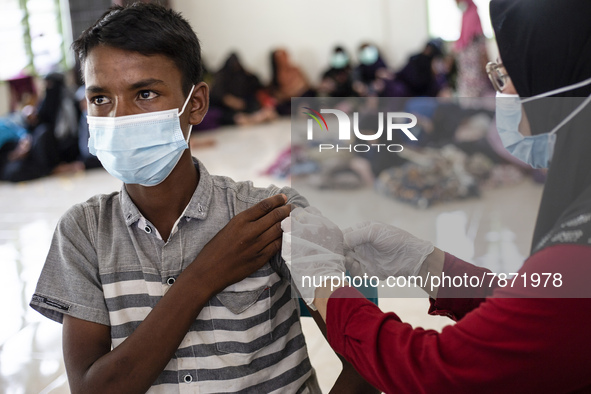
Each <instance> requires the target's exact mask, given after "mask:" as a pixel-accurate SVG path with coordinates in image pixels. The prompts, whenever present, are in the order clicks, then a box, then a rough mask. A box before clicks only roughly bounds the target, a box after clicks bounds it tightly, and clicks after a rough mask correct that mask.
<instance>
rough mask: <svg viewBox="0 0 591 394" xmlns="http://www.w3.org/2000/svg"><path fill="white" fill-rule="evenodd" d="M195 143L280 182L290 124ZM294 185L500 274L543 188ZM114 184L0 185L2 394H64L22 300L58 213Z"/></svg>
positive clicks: (422, 321) (86, 178)
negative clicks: (413, 197) (438, 195)
mask: <svg viewBox="0 0 591 394" xmlns="http://www.w3.org/2000/svg"><path fill="white" fill-rule="evenodd" d="M198 138H199V139H204V138H213V139H214V140H215V141H216V144H215V145H214V146H212V147H204V148H198V149H195V150H194V152H193V153H194V155H195V156H197V157H198V158H199V159H201V160H202V161H203V162H204V163H205V165H206V166H207V167H208V169H209V171H210V172H211V173H213V174H223V175H228V176H231V177H233V178H234V179H237V180H245V179H251V180H253V181H254V183H255V185H259V186H266V185H267V184H269V183H275V184H277V185H285V184H288V181H286V180H281V179H271V178H269V177H266V176H263V175H261V172H262V171H263V170H264V169H265V168H266V167H267V166H269V165H270V164H271V163H272V162H273V160H274V158H275V156H276V154H277V152H278V151H279V150H280V149H282V148H284V147H287V146H288V145H289V141H290V124H289V121H286V120H282V121H278V122H275V123H272V124H268V125H263V126H256V127H248V128H228V129H223V130H219V131H216V132H214V133H203V134H201V135H199V136H198ZM294 186H295V187H296V189H298V191H300V192H301V193H302V194H304V195H306V196H307V197H308V199H309V201H310V202H311V203H312V204H313V205H316V206H317V207H319V208H321V210H322V211H323V212H324V214H325V215H326V216H328V217H329V218H331V219H332V220H334V221H335V222H336V223H337V224H339V225H341V226H347V225H350V224H352V223H354V222H356V221H361V220H381V221H384V222H388V223H392V224H395V225H397V226H399V227H402V228H405V229H406V230H408V231H410V232H412V233H414V234H415V235H417V236H420V237H423V238H427V239H430V240H432V241H433V242H434V243H435V244H436V245H437V246H439V247H441V248H442V249H444V250H447V251H450V252H453V253H455V254H456V255H458V256H460V257H463V258H465V259H467V260H469V261H472V262H477V263H479V264H481V265H486V266H487V267H490V268H492V269H496V270H506V271H508V270H509V269H510V268H511V267H515V266H519V265H520V263H521V261H522V259H523V256H526V255H527V251H528V249H529V243H530V240H531V233H532V229H533V225H534V220H535V215H536V211H537V207H538V205H539V199H540V195H541V189H542V188H541V186H539V185H537V184H534V183H532V182H531V181H529V180H525V181H523V182H522V183H520V184H518V185H516V186H511V187H506V188H503V189H496V190H489V191H486V192H485V193H484V194H483V196H482V198H479V199H472V200H465V201H460V202H454V203H449V204H442V205H437V206H434V207H432V208H429V209H427V210H417V209H414V208H411V207H409V206H408V205H404V204H399V203H396V202H394V201H392V200H389V199H386V198H384V197H382V196H379V195H376V194H375V193H374V192H373V191H372V190H371V189H363V190H356V191H350V192H338V193H330V192H324V191H322V192H321V191H318V190H314V189H311V188H308V187H306V186H304V185H299V184H296V185H294ZM119 188H120V183H119V181H117V180H115V179H114V178H112V177H111V176H109V175H108V174H107V173H106V172H104V171H102V170H94V171H89V172H86V173H81V174H76V175H72V176H67V177H51V178H46V179H42V180H38V181H33V182H28V183H23V184H17V185H12V184H4V183H0V267H1V269H2V275H0V300H3V302H4V305H5V307H4V312H3V317H2V323H1V324H0V392H1V393H6V394H20V393H53V394H57V393H68V392H69V390H68V385H67V381H66V377H65V372H64V368H63V362H62V361H61V358H62V357H61V326H60V325H59V324H57V323H53V322H50V321H48V320H46V319H44V318H42V317H41V316H40V315H39V314H37V313H36V312H34V311H32V310H31V309H30V308H29V307H28V302H29V299H30V297H31V294H32V293H33V290H34V286H35V284H36V281H37V277H38V275H39V272H40V270H41V267H42V264H43V261H44V258H45V254H46V253H47V249H48V246H49V242H50V240H51V235H52V233H53V228H54V226H55V224H56V222H57V220H58V218H59V217H60V216H61V214H62V213H63V212H64V211H65V210H66V209H67V208H69V207H70V206H71V205H73V204H74V203H76V202H80V201H83V200H85V199H87V198H88V197H90V196H92V195H94V194H97V193H105V192H110V191H113V190H117V189H119ZM380 306H381V307H382V309H384V310H391V311H395V312H396V313H398V314H399V315H400V316H401V317H402V318H403V319H404V320H406V321H408V322H409V323H411V324H413V325H416V326H421V327H424V328H433V329H441V328H442V327H443V326H445V325H446V324H450V321H449V320H447V319H445V318H436V317H430V316H427V315H426V309H427V300H426V299H423V298H417V299H415V298H409V299H380ZM303 325H304V330H305V333H306V338H307V342H308V349H309V352H310V357H311V359H312V363H313V364H314V366H315V367H316V368H317V373H318V377H319V380H320V383H321V386H322V387H323V390H324V391H325V392H328V390H329V388H330V386H331V383H332V382H333V381H334V379H335V378H336V376H337V375H338V373H339V369H338V365H339V362H338V359H337V358H336V356H334V353H333V352H332V351H331V350H330V348H329V347H328V345H327V344H326V342H325V340H324V338H323V337H322V336H321V334H320V333H319V331H318V330H317V328H316V327H315V325H314V323H313V322H312V319H304V321H303Z"/></svg>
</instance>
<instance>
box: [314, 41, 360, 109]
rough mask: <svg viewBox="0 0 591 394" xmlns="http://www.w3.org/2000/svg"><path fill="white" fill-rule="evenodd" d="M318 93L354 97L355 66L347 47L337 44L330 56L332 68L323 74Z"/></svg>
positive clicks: (329, 95)
mask: <svg viewBox="0 0 591 394" xmlns="http://www.w3.org/2000/svg"><path fill="white" fill-rule="evenodd" d="M318 94H319V95H321V96H328V97H354V96H356V95H357V94H356V93H355V91H354V90H353V67H352V66H351V59H350V57H349V54H348V53H347V51H345V48H343V47H341V46H337V47H335V48H334V50H333V52H332V54H331V56H330V68H329V69H328V70H326V71H325V72H324V73H323V74H322V80H321V81H320V85H319V87H318Z"/></svg>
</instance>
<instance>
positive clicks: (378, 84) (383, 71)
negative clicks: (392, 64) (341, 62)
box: [353, 43, 392, 97]
mask: <svg viewBox="0 0 591 394" xmlns="http://www.w3.org/2000/svg"><path fill="white" fill-rule="evenodd" d="M357 57H358V58H359V65H358V66H357V67H356V68H355V72H354V74H353V78H354V83H353V89H355V92H357V94H358V95H359V96H361V97H367V96H381V95H382V92H383V91H384V88H385V86H386V81H388V80H390V79H392V73H391V72H390V70H389V69H388V66H387V65H386V63H385V62H384V60H383V59H382V56H381V55H380V51H379V49H378V48H377V47H376V46H375V45H372V44H368V43H365V44H362V45H361V46H360V47H359V51H358V53H357Z"/></svg>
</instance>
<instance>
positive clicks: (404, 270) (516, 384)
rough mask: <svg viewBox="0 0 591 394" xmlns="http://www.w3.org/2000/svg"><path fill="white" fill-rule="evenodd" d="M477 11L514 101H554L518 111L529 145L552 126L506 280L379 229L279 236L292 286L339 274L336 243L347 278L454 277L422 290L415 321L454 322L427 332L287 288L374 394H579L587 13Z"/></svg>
mask: <svg viewBox="0 0 591 394" xmlns="http://www.w3.org/2000/svg"><path fill="white" fill-rule="evenodd" d="M490 9H491V18H492V22H493V27H494V29H495V33H496V36H497V40H498V45H499V49H500V54H501V57H502V59H503V63H504V66H505V68H506V70H507V73H508V76H505V77H504V78H508V77H510V78H511V81H512V82H513V84H514V86H515V88H516V91H517V93H518V94H519V96H520V97H521V99H524V98H526V97H530V98H534V97H535V98H539V97H545V96H559V97H561V98H560V99H556V98H552V99H547V100H551V101H549V102H552V103H553V105H550V104H543V105H541V107H542V108H545V109H546V110H545V111H542V112H541V113H540V112H539V111H535V110H534V111H532V110H531V108H532V107H531V106H529V109H528V105H526V106H525V109H526V111H527V115H528V118H529V121H530V124H531V127H532V133H533V134H535V133H536V132H538V133H539V132H548V131H550V130H551V129H554V128H556V127H555V126H559V127H558V131H557V133H556V135H557V137H556V146H555V151H554V155H553V156H552V157H551V165H550V169H549V173H548V180H547V183H546V186H545V189H544V193H543V198H542V203H541V206H540V211H539V215H538V221H537V225H536V230H535V234H534V248H533V251H532V254H531V256H530V257H529V258H528V259H527V260H526V261H525V263H524V264H523V266H522V267H521V268H520V270H519V271H518V275H517V276H511V277H509V278H507V277H505V278H502V277H500V276H497V277H496V278H495V277H494V276H493V274H492V273H491V272H490V271H488V270H486V269H484V268H480V267H476V266H473V265H471V264H469V263H466V262H464V261H461V260H460V259H458V258H456V257H454V256H452V255H450V254H447V253H444V252H442V251H441V250H439V249H437V248H434V247H433V245H432V244H431V243H430V242H428V241H424V240H420V239H417V238H416V237H414V236H412V235H410V234H408V233H406V232H405V231H403V230H400V229H397V228H394V227H392V226H387V225H383V224H379V223H367V224H362V225H359V226H356V227H355V228H353V229H350V230H348V231H345V232H344V236H343V238H341V240H342V242H337V240H338V237H339V230H338V228H336V226H334V225H332V224H331V223H330V222H329V221H328V220H327V219H325V218H323V217H322V216H321V215H320V214H319V213H314V212H311V211H309V210H308V211H306V210H301V209H300V210H294V211H293V212H292V215H291V223H290V225H291V229H288V228H287V227H286V230H289V232H288V234H290V236H287V237H284V242H286V239H287V240H288V241H289V242H290V245H289V246H290V247H291V246H292V245H294V246H295V247H292V248H291V251H292V255H291V256H289V257H288V258H289V259H290V261H289V263H290V264H291V266H292V275H293V277H294V280H295V283H296V284H297V283H298V279H302V278H303V276H302V275H303V274H304V275H309V276H310V275H311V276H314V277H315V276H321V275H330V276H333V275H339V276H340V274H341V273H342V272H344V262H345V257H343V254H344V250H345V249H344V246H343V245H345V246H348V247H349V248H350V249H351V250H352V252H351V256H352V257H353V258H354V259H356V261H357V262H353V263H349V264H348V265H347V266H348V268H349V270H350V271H351V272H352V274H353V275H357V274H359V273H360V272H365V273H367V274H368V275H375V276H378V277H380V278H381V279H385V278H387V277H391V276H397V277H400V276H405V277H408V276H410V275H418V276H420V277H421V278H422V279H426V278H429V277H431V278H437V279H441V278H445V277H448V278H454V279H453V280H454V285H451V284H447V285H443V286H438V285H435V286H429V283H430V284H433V283H434V282H436V281H434V280H433V279H431V280H430V282H429V281H427V282H424V283H423V285H424V286H425V289H426V290H427V292H428V293H429V294H430V296H431V297H432V298H431V307H430V309H429V313H430V314H436V315H445V316H448V317H450V318H452V319H454V320H455V321H457V323H456V324H455V325H453V326H449V327H446V328H444V329H443V330H442V332H441V333H438V332H436V331H433V330H424V329H421V328H413V327H411V326H410V325H409V324H405V323H403V322H402V321H401V320H400V318H399V317H398V316H397V315H396V314H395V313H383V312H381V311H380V310H379V308H378V307H377V306H375V305H374V304H372V303H371V302H369V301H367V300H365V299H363V298H362V297H361V296H360V294H359V293H357V292H356V290H355V289H353V288H351V287H341V288H339V289H337V290H336V291H334V292H333V291H332V289H330V288H329V287H318V288H316V289H315V288H314V287H312V286H308V287H304V286H298V287H299V290H300V293H301V295H302V297H303V298H304V299H305V300H306V301H307V302H311V301H312V300H313V304H314V306H316V307H317V308H318V310H319V312H320V313H321V315H322V316H323V318H324V319H325V320H326V323H327V336H328V341H329V342H330V344H331V346H332V347H333V348H334V349H335V350H336V351H337V352H338V353H340V354H341V355H342V356H343V357H344V358H345V359H347V360H348V361H349V362H350V363H351V364H352V365H353V366H354V367H355V368H356V369H357V371H359V372H360V374H361V375H362V376H363V377H365V378H366V379H367V380H368V382H370V383H372V384H373V385H374V386H375V387H377V388H378V389H381V390H383V391H385V392H387V393H392V392H404V393H406V392H453V393H458V392H462V393H463V392H466V393H474V392H478V393H488V392H490V393H500V392H516V393H521V392H527V393H563V392H564V393H572V392H591V373H590V371H591V340H589V332H590V331H591V316H590V314H589V311H591V294H590V293H591V290H590V286H589V280H590V279H591V155H590V154H589V149H590V148H591V133H590V132H589V124H590V122H589V118H591V106H590V104H589V101H591V99H589V97H590V96H591V24H590V23H589V21H590V20H591V3H589V2H588V1H584V0H492V1H491V3H490ZM537 101H538V100H537ZM573 102H575V103H574V105H573ZM530 104H532V105H533V104H534V103H533V102H532V103H530ZM502 105H503V103H502V101H500V100H498V101H497V118H498V120H499V118H503V117H504V116H505V115H506V112H503V111H502V110H500V109H501V108H499V106H502ZM565 110H566V111H565ZM557 113H560V114H562V115H561V116H562V119H561V120H560V121H558V123H556V116H555V115H556V114H557ZM517 123H519V118H517ZM515 127H518V125H515ZM294 222H295V224H294ZM319 223H321V224H322V225H320V224H319ZM318 229H320V230H322V232H319V231H318ZM302 240H303V241H306V240H308V243H305V242H304V243H302ZM310 241H313V242H315V243H316V244H320V245H323V247H322V248H316V247H312V246H311V245H312V244H311V242H310ZM301 245H304V246H303V247H301V248H300V246H301ZM315 248H316V249H318V250H316V249H315ZM311 256H314V257H315V258H314V259H312V258H310V257H311ZM347 256H348V257H347V261H351V260H350V259H349V254H347ZM306 268H308V269H306ZM356 272H357V274H356ZM443 274H445V276H443ZM458 278H460V281H462V278H466V279H463V280H464V282H463V283H464V284H463V285H462V284H458V283H457V282H456V280H457V279H458ZM473 278H476V281H474V282H473ZM479 278H487V280H486V281H484V280H483V281H479ZM493 278H494V279H493ZM450 282H451V279H450ZM466 282H468V283H466ZM476 282H480V286H476V287H472V286H474V285H478V284H477V283H476ZM302 283H303V282H302ZM443 283H444V282H443ZM440 284H441V283H440Z"/></svg>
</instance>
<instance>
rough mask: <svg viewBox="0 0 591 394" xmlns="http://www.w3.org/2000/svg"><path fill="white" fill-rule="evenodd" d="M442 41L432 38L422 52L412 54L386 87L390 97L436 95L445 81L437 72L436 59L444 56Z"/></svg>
mask: <svg viewBox="0 0 591 394" xmlns="http://www.w3.org/2000/svg"><path fill="white" fill-rule="evenodd" d="M442 44H443V43H442V42H441V41H440V40H431V41H429V42H428V43H427V45H425V48H424V49H423V51H422V52H421V53H418V54H416V55H413V56H411V57H410V58H409V59H408V63H407V64H406V65H405V66H404V67H403V68H402V70H400V71H399V72H397V73H396V78H395V79H394V80H393V81H391V82H389V83H388V84H387V87H386V93H387V94H386V95H387V96H388V97H417V96H427V97H436V96H437V95H438V93H439V91H440V90H441V89H442V88H443V83H444V81H442V80H441V79H440V78H438V75H437V73H436V71H437V70H436V69H435V61H436V60H439V59H441V58H442V56H443V52H442Z"/></svg>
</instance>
